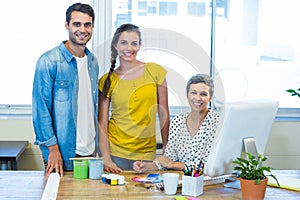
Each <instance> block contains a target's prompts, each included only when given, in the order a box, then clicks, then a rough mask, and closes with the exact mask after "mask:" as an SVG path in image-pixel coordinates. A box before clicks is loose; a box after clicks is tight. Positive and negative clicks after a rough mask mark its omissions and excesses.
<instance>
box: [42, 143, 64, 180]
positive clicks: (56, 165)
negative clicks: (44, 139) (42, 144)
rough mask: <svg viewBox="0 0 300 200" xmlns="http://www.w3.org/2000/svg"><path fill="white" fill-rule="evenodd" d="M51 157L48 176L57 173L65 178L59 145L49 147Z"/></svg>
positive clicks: (47, 171)
mask: <svg viewBox="0 0 300 200" xmlns="http://www.w3.org/2000/svg"><path fill="white" fill-rule="evenodd" d="M48 149H49V157H48V164H47V168H46V175H47V176H49V175H50V173H51V172H53V171H54V172H56V173H58V174H59V175H60V176H63V160H62V158H61V154H60V151H59V148H58V145H57V144H55V145H53V146H49V147H48Z"/></svg>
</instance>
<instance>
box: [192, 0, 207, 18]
mask: <svg viewBox="0 0 300 200" xmlns="http://www.w3.org/2000/svg"><path fill="white" fill-rule="evenodd" d="M188 15H189V16H205V15H206V4H205V2H189V3H188Z"/></svg>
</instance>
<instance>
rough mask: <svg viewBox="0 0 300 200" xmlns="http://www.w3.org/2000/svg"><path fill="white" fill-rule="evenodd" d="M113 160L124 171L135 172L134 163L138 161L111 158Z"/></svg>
mask: <svg viewBox="0 0 300 200" xmlns="http://www.w3.org/2000/svg"><path fill="white" fill-rule="evenodd" d="M111 159H112V161H113V162H114V163H116V165H118V167H119V168H121V169H122V170H133V163H134V162H135V161H136V160H129V159H126V158H120V157H117V156H111Z"/></svg>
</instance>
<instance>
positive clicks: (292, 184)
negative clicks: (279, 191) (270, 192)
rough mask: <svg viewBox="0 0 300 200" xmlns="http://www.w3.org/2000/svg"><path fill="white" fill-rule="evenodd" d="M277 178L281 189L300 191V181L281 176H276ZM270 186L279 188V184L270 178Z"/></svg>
mask: <svg viewBox="0 0 300 200" xmlns="http://www.w3.org/2000/svg"><path fill="white" fill-rule="evenodd" d="M276 178H277V180H278V182H279V184H280V186H279V187H280V188H283V189H287V190H294V191H300V179H298V178H291V177H286V176H280V175H276ZM268 185H269V186H274V187H277V183H276V181H275V180H274V179H273V178H272V177H268Z"/></svg>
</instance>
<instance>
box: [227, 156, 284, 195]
mask: <svg viewBox="0 0 300 200" xmlns="http://www.w3.org/2000/svg"><path fill="white" fill-rule="evenodd" d="M246 155H247V158H248V159H244V158H237V159H236V160H234V161H233V163H234V164H235V165H236V166H235V167H234V170H235V171H238V172H240V174H239V175H238V178H239V180H240V185H241V190H242V199H243V200H247V199H249V200H250V199H255V200H259V199H264V196H265V191H266V187H267V183H268V176H270V177H272V178H274V179H275V180H276V182H277V185H278V186H279V183H278V180H277V178H276V176H275V175H273V174H271V167H269V166H263V162H265V161H266V160H267V158H266V157H265V156H263V155H261V154H260V155H258V157H257V158H256V157H255V156H254V155H252V154H250V153H247V152H246ZM265 172H269V173H268V174H265Z"/></svg>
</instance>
